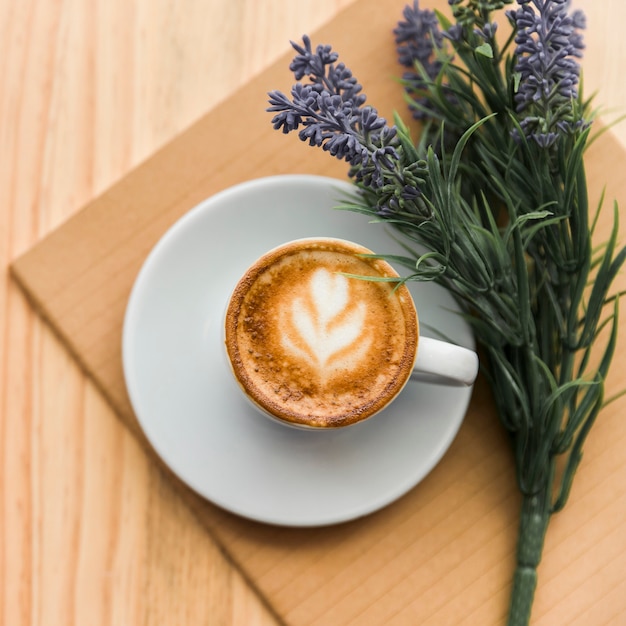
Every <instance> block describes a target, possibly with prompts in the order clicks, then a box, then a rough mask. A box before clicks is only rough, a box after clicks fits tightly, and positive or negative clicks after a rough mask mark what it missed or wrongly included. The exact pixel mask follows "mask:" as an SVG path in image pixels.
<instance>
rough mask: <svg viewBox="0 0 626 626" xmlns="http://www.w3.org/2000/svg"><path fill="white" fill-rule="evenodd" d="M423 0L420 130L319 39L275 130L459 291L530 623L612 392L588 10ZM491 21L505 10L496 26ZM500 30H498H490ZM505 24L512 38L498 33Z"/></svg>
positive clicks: (417, 57) (409, 38) (413, 87)
mask: <svg viewBox="0 0 626 626" xmlns="http://www.w3.org/2000/svg"><path fill="white" fill-rule="evenodd" d="M448 4H449V6H450V11H451V14H452V16H451V19H449V18H448V17H446V16H444V15H443V14H441V13H439V12H437V13H435V12H433V11H430V10H428V9H422V8H420V7H419V5H418V2H417V0H415V2H414V3H413V5H411V6H407V7H406V8H405V10H404V13H403V16H402V19H401V21H400V22H399V23H398V25H397V27H396V28H395V30H394V34H395V41H396V45H397V51H398V57H399V61H400V63H401V64H402V65H403V66H404V70H405V71H404V75H403V78H402V83H403V86H404V90H405V92H406V99H407V102H408V108H409V111H410V113H411V115H412V116H413V117H415V118H416V119H417V120H419V122H420V124H419V128H420V132H419V136H418V137H412V136H411V131H410V130H409V125H408V124H406V123H404V122H403V121H402V119H401V117H400V116H399V115H396V119H395V120H394V124H393V125H391V124H389V123H388V122H387V121H386V120H385V119H383V118H382V117H380V116H379V115H378V112H377V111H376V109H375V108H374V107H372V106H370V105H368V104H366V97H365V95H364V94H363V92H362V87H361V85H360V84H359V83H358V82H357V80H356V78H355V77H354V76H353V74H352V72H351V71H350V70H349V69H348V68H347V67H346V66H345V65H344V64H343V63H341V62H339V61H338V55H337V53H336V52H334V51H333V50H332V48H331V47H330V46H329V45H317V46H316V47H315V48H314V47H313V45H312V43H311V41H310V39H309V38H308V37H307V36H305V37H303V41H302V43H293V44H292V45H293V47H294V49H295V51H296V55H295V58H294V59H293V62H292V63H291V65H290V70H291V71H293V73H294V75H295V79H296V81H297V82H296V84H295V85H294V86H293V88H292V90H291V93H290V94H289V95H285V94H283V93H281V92H279V91H273V92H271V93H270V94H269V96H270V100H269V103H270V106H269V109H268V110H269V111H271V112H272V113H273V114H274V115H273V120H272V123H273V125H274V128H276V129H277V130H280V131H282V132H284V133H291V132H296V133H297V135H298V137H299V138H300V139H301V140H302V141H306V142H308V143H309V144H310V145H311V146H317V147H321V148H322V149H323V150H325V151H327V152H329V153H330V154H331V155H332V156H334V157H337V158H338V159H342V160H345V161H346V162H347V163H348V164H349V172H348V174H349V177H350V178H351V179H352V180H353V181H354V185H355V196H354V198H353V199H352V200H350V201H348V202H346V203H345V205H344V206H343V208H346V209H350V210H353V211H358V212H361V213H364V214H366V215H367V216H369V217H370V219H371V220H372V221H374V222H384V223H385V224H388V225H390V226H391V227H392V229H393V231H394V232H395V236H396V237H397V238H398V240H399V241H401V243H402V244H403V249H404V250H405V251H406V253H405V254H404V255H400V256H398V255H395V256H393V257H389V256H384V255H382V256H383V257H384V258H387V259H389V260H390V261H392V262H395V263H396V264H399V265H401V266H403V267H405V268H406V270H407V272H406V276H404V277H403V280H405V281H436V282H437V283H439V284H441V285H443V286H444V287H445V288H446V289H448V290H449V291H450V292H452V294H454V296H455V297H456V298H457V300H458V301H459V303H461V305H462V306H463V308H464V311H465V312H466V317H467V320H468V321H469V323H470V324H471V325H472V328H473V331H474V333H475V337H476V339H477V342H478V343H479V346H480V348H481V352H482V360H483V365H484V367H483V372H484V375H485V376H486V377H487V380H488V381H489V383H490V385H491V388H492V390H493V397H494V399H495V403H496V405H497V410H498V415H499V418H500V421H501V423H502V425H503V426H504V427H505V428H506V430H507V431H508V432H509V434H510V441H511V446H512V450H513V453H514V458H515V465H516V475H517V485H518V487H519V490H520V492H521V495H522V504H521V511H520V522H519V538H518V548H517V567H516V570H515V573H514V576H513V585H512V595H511V603H510V612H509V624H511V625H515V626H517V625H521V624H527V623H528V622H529V620H530V614H531V607H532V602H533V596H534V592H535V588H536V584H537V571H536V570H537V565H538V563H539V561H540V558H541V553H542V550H543V544H544V536H545V533H546V529H547V526H548V523H549V521H550V518H551V516H552V515H553V514H554V513H556V512H557V511H560V510H561V509H562V508H563V507H564V505H565V504H566V501H567V499H568V495H569V493H570V489H571V486H572V481H573V478H574V475H575V472H576V470H577V467H578V465H579V462H580V460H581V455H582V448H583V444H584V442H585V439H586V437H587V435H588V434H589V431H590V429H591V427H592V425H593V423H594V421H595V420H596V417H597V416H598V414H599V412H600V411H601V409H602V407H603V406H604V405H605V404H606V403H607V402H608V401H609V400H610V399H607V398H605V395H604V383H605V379H606V376H607V373H608V370H609V366H610V363H611V359H612V356H613V353H614V350H615V345H616V341H617V319H618V305H619V294H615V293H614V291H613V290H612V284H613V280H614V278H615V276H616V274H617V273H618V271H619V269H620V268H621V266H622V264H623V262H624V259H625V258H626V249H620V248H619V247H618V243H617V230H618V223H617V221H618V211H617V207H616V206H615V207H614V215H613V224H614V225H613V229H612V233H611V235H610V237H609V239H608V241H605V242H603V243H602V244H601V245H599V246H595V247H594V246H593V245H592V235H593V232H594V227H595V225H596V223H597V220H598V215H599V212H600V210H601V207H602V203H600V205H599V206H598V207H595V208H591V209H590V207H589V205H588V194H587V187H586V181H585V168H584V162H583V158H584V154H585V150H586V148H587V147H588V145H589V144H590V142H591V141H592V140H593V138H594V136H593V135H592V133H591V131H592V128H593V117H594V116H593V111H592V110H591V105H590V101H588V100H585V99H584V98H583V96H582V94H581V89H580V66H579V58H580V57H581V54H582V50H583V39H582V35H581V33H582V31H583V29H584V28H585V18H584V15H583V14H582V13H581V12H580V11H572V10H571V8H570V4H569V0H517V4H516V5H514V6H513V7H511V8H510V9H509V10H506V5H512V4H513V0H500V1H498V0H448ZM498 18H501V19H498ZM498 24H500V28H498ZM505 31H506V32H505Z"/></svg>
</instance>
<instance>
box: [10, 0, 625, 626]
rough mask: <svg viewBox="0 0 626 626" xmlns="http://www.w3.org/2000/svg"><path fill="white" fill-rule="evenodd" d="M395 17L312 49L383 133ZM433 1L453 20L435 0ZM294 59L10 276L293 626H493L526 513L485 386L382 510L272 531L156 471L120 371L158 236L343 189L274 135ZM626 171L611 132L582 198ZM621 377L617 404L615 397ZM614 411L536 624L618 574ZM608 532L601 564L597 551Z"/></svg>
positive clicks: (555, 532)
mask: <svg viewBox="0 0 626 626" xmlns="http://www.w3.org/2000/svg"><path fill="white" fill-rule="evenodd" d="M404 4H405V3H404V1H399V0H392V1H389V2H380V1H379V0H362V1H361V2H358V3H356V4H355V5H353V6H351V7H350V8H349V9H348V10H346V11H345V12H344V13H342V14H340V15H339V16H338V17H337V18H336V19H335V20H334V21H332V22H331V23H330V24H328V25H327V26H325V27H324V28H323V29H322V30H321V31H320V32H319V33H316V34H314V37H313V39H314V42H315V43H330V44H332V45H333V48H334V49H335V50H337V51H339V52H340V53H341V58H342V60H343V61H344V62H346V64H347V65H349V66H350V68H351V69H352V70H353V72H354V73H355V75H356V76H357V78H358V79H359V81H360V82H361V83H362V84H363V85H364V91H365V93H367V94H368V99H369V102H370V103H371V104H373V105H374V106H376V107H377V108H378V110H379V112H380V113H381V114H383V115H385V116H386V117H387V118H388V119H389V118H391V116H392V114H393V111H394V110H396V109H397V110H398V111H400V112H401V113H403V114H404V113H405V111H406V109H405V104H404V102H403V96H402V91H401V87H400V86H399V85H397V84H396V83H395V82H394V78H395V77H397V76H399V75H400V74H401V68H400V67H399V66H398V65H397V63H396V60H395V49H394V48H395V47H394V43H393V37H392V33H391V31H392V29H393V27H394V26H395V24H396V22H397V20H398V19H399V17H400V16H401V13H402V8H403V6H404ZM429 5H430V6H437V7H439V8H441V9H442V10H444V11H445V10H447V8H448V7H447V2H445V1H444V0H440V1H438V2H430V3H429ZM287 45H288V44H287V42H285V48H287ZM291 56H292V55H291V54H290V53H287V54H286V56H285V57H284V58H283V59H281V60H280V61H278V62H277V63H276V64H275V65H274V66H272V67H270V68H269V69H267V70H266V71H265V72H263V73H262V74H261V75H260V76H258V77H257V78H256V79H255V80H253V81H252V82H251V83H249V84H248V85H246V86H245V87H244V88H243V89H242V90H241V91H240V92H239V93H237V94H235V95H234V96H233V97H231V98H230V99H229V100H227V101H226V102H224V103H223V104H221V105H220V106H218V107H217V108H216V109H214V110H212V111H210V112H209V113H208V114H207V115H206V116H205V117H204V118H202V119H201V120H200V121H199V122H197V123H196V124H195V125H194V126H192V127H191V128H190V129H189V130H188V131H186V132H185V133H183V134H181V135H180V136H179V137H177V138H176V139H175V140H173V141H172V142H171V143H170V144H168V145H167V146H165V147H164V148H163V149H161V150H160V151H159V152H157V153H156V154H155V155H154V156H153V157H151V158H150V159H149V160H147V161H146V162H145V163H144V164H142V165H141V166H139V167H138V168H137V169H135V170H134V171H132V172H131V173H129V174H128V175H127V176H126V177H125V178H123V179H122V180H120V181H119V182H118V183H117V184H116V185H114V186H113V187H112V188H111V189H109V190H108V191H106V192H105V193H104V194H102V195H101V196H100V197H98V198H96V199H95V200H94V201H92V202H91V203H90V204H89V205H88V206H86V207H85V208H84V209H83V210H82V211H80V212H79V213H78V214H77V215H76V216H74V217H73V218H72V219H70V220H69V221H68V222H67V223H66V224H64V225H63V226H61V227H60V228H59V229H58V230H57V231H56V232H54V233H52V234H51V235H50V236H48V237H47V238H46V239H44V240H43V241H42V242H40V243H39V244H38V245H36V246H35V247H34V248H33V249H31V250H30V251H28V252H27V253H26V254H24V255H23V256H22V257H21V258H19V259H18V260H17V261H16V262H15V263H14V265H13V267H12V271H13V274H14V277H15V278H16V279H17V280H18V281H19V283H20V285H21V286H22V287H23V289H24V290H25V292H26V293H27V294H28V296H29V298H30V300H31V301H32V303H33V305H34V306H35V307H36V308H37V310H38V311H39V312H40V313H41V315H42V316H43V317H45V319H46V320H47V321H48V322H49V323H50V325H51V326H52V327H53V328H54V330H55V331H56V332H57V333H58V335H59V336H60V337H61V339H62V340H63V341H64V342H65V344H66V345H67V347H68V349H69V350H70V351H71V352H72V354H73V355H74V356H75V357H76V359H78V361H79V362H80V364H81V365H82V367H83V368H84V369H85V371H86V372H87V373H88V375H89V376H90V377H91V378H92V379H93V380H94V381H95V383H96V384H97V385H98V387H99V388H100V390H101V391H102V393H103V394H104V395H105V396H106V398H107V399H108V401H109V402H110V403H111V405H112V406H113V407H114V409H115V411H116V412H117V414H118V415H119V417H120V419H122V420H123V421H124V423H125V424H127V425H128V427H129V428H130V429H131V430H132V432H133V433H134V434H136V436H137V437H138V438H140V439H141V440H142V441H143V443H144V444H145V446H146V448H147V449H148V450H149V452H150V454H152V455H153V457H154V460H155V463H158V464H160V465H161V466H162V469H163V471H164V472H166V473H168V474H169V475H170V477H171V480H172V481H174V482H175V483H176V484H177V485H178V487H179V489H180V491H181V492H182V493H183V495H184V497H185V499H186V502H187V503H188V504H189V506H190V507H192V508H193V509H194V511H195V512H196V513H197V515H198V516H199V518H200V519H201V520H202V521H203V522H204V524H205V525H206V528H207V529H208V531H209V532H210V533H211V534H212V535H213V536H214V538H215V539H216V541H217V542H218V543H219V544H220V545H222V546H223V548H224V550H225V551H226V552H227V553H228V554H229V555H230V557H231V558H232V560H233V561H234V562H235V563H236V564H238V566H239V567H240V568H241V570H242V571H243V572H244V574H245V576H246V577H247V578H248V580H249V581H250V582H251V584H252V585H254V586H255V587H256V588H257V589H258V590H259V592H260V593H261V594H262V595H263V596H264V597H265V598H266V599H267V601H268V602H269V603H270V605H271V606H272V607H273V609H274V610H275V612H276V613H277V615H279V616H280V617H281V618H282V619H283V620H284V621H285V622H286V623H289V624H294V625H304V624H319V625H324V626H329V625H333V624H337V625H339V624H342V625H343V624H367V625H368V626H374V625H378V624H380V625H383V624H385V625H388V624H436V625H442V624H461V623H467V624H481V625H486V624H500V623H502V620H503V617H504V615H505V613H506V609H507V603H508V595H509V588H510V587H509V585H510V578H511V575H512V571H513V558H514V557H513V555H514V549H515V542H516V533H517V514H518V504H519V499H518V495H517V490H516V487H515V477H514V471H513V465H512V459H511V457H510V454H509V449H508V444H507V439H506V437H505V435H504V433H503V432H502V430H501V429H500V427H499V424H498V421H497V417H496V415H495V412H494V409H493V406H492V403H491V401H490V394H489V390H488V389H487V387H486V385H485V384H484V382H483V381H482V380H479V382H478V384H477V386H476V388H475V391H474V396H473V399H472V403H471V406H470V409H469V412H468V415H467V417H466V420H465V422H464V424H463V426H462V428H461V430H460V432H459V434H458V436H457V438H456V440H455V441H454V443H453V445H452V447H451V448H450V450H449V451H448V452H447V454H446V455H445V457H444V458H443V460H442V461H441V463H440V464H439V465H438V466H437V467H436V468H435V469H434V471H433V472H432V473H431V474H430V475H429V476H427V478H426V479H425V480H424V481H423V482H422V483H420V484H419V485H418V486H417V487H415V488H414V489H413V490H412V491H411V492H410V493H409V494H408V495H406V496H404V497H403V498H401V499H400V500H399V501H397V502H396V503H394V504H392V505H391V506H389V507H387V508H386V509H384V510H382V511H379V512H377V513H374V514H372V515H370V516H368V517H366V518H363V519H360V520H356V521H353V522H349V523H346V524H342V525H338V526H333V527H327V528H317V529H287V528H279V527H271V526H266V525H263V524H259V523H254V522H250V521H247V520H244V519H241V518H238V517H236V516H234V515H231V514H229V513H227V512H224V511H222V510H220V509H218V508H217V507H215V506H213V505H212V504H210V503H208V502H206V501H204V500H203V499H201V498H200V497H198V496H197V495H195V494H194V493H193V492H192V491H191V490H190V489H188V488H187V487H186V486H185V485H183V484H182V483H180V481H178V480H177V478H176V477H174V476H173V475H172V474H171V473H170V472H169V470H168V469H167V468H166V467H165V466H163V464H162V463H161V462H160V461H159V459H158V458H157V456H156V455H155V454H154V453H153V452H152V450H151V449H150V446H149V444H148V443H147V442H146V441H145V439H144V437H143V435H142V433H141V431H140V429H139V427H138V424H137V422H136V420H135V417H134V416H133V412H132V409H131V407H130V404H129V401H128V398H127V395H126V390H125V386H124V380H123V376H122V368H121V354H120V344H121V329H122V319H123V315H124V310H125V306H126V302H127V298H128V295H129V292H130V289H131V286H132V284H133V281H134V280H135V277H136V275H137V272H138V270H139V268H140V266H141V264H142V262H143V260H144V259H145V257H146V255H147V253H148V252H149V251H150V249H151V248H152V247H153V246H154V244H155V243H156V242H157V240H158V239H159V238H160V236H161V235H162V234H163V233H164V232H165V231H166V229H167V228H168V227H169V226H170V225H172V224H173V223H174V222H175V221H176V220H177V219H178V218H179V217H181V216H182V215H183V214H184V213H185V212H186V211H188V210H189V209H191V208H192V207H193V206H194V205H196V204H197V203H198V202H200V201H201V200H203V199H205V198H207V197H208V196H210V195H212V194H214V193H215V192H217V191H219V190H221V189H223V188H225V187H228V186H230V185H232V184H234V183H238V182H241V181H244V180H247V179H250V178H256V177H260V176H266V175H271V174H279V173H310V174H324V175H330V176H335V177H337V178H345V177H346V166H345V164H342V163H340V162H338V161H336V160H334V159H332V158H331V157H330V156H328V155H327V154H326V153H322V151H321V150H314V149H311V148H309V147H308V146H306V145H305V144H303V143H301V142H299V141H298V140H297V139H296V138H295V137H292V136H289V137H285V136H283V135H282V134H281V133H278V132H276V131H274V130H272V128H271V125H270V115H269V114H268V113H266V112H265V107H266V102H267V91H269V90H271V89H276V88H279V89H282V90H288V89H289V88H290V87H291V84H292V82H293V79H292V76H291V74H290V72H289V70H288V63H289V60H290V58H291ZM404 117H405V118H406V119H408V117H409V116H408V115H404ZM625 158H626V155H625V154H624V152H623V151H622V149H621V148H620V147H619V146H618V144H617V143H616V142H615V141H614V140H613V139H612V137H611V136H610V134H605V135H604V136H603V138H602V139H601V140H600V141H599V142H598V143H597V144H596V145H595V146H594V147H593V148H592V149H591V150H590V152H589V158H588V162H589V163H588V167H589V170H588V171H589V178H590V181H591V184H590V186H591V195H592V198H597V197H599V193H600V187H601V186H602V185H603V184H604V183H605V182H607V181H610V182H611V183H612V186H611V187H610V188H609V189H608V197H610V198H613V197H617V198H618V199H620V198H621V199H624V200H625V201H626V181H623V180H621V169H622V168H621V165H620V163H624V162H625ZM600 228H603V227H602V225H601V226H600ZM603 232H604V233H606V230H605V231H603ZM603 232H600V233H599V235H603ZM622 283H623V281H622ZM624 323H626V322H624ZM624 323H622V328H621V330H622V335H623V334H624V333H623V330H624V328H623V326H624ZM625 363H626V356H624V355H623V354H620V353H618V355H617V357H616V364H615V368H614V371H615V372H617V373H619V372H621V371H623V368H624V365H625ZM617 378H620V376H617V377H614V380H612V381H611V385H610V389H609V394H610V393H612V391H615V389H617V388H618V387H619V385H620V381H619V380H617ZM623 406H624V404H623V402H621V403H620V402H618V403H615V404H614V405H612V406H610V407H608V408H607V409H606V411H605V412H604V413H603V415H602V419H601V420H600V422H599V424H598V425H597V426H596V427H595V430H594V432H593V433H592V436H591V438H590V441H589V444H588V449H589V450H588V455H589V457H590V459H591V461H590V462H583V464H582V467H581V469H580V474H581V475H583V477H584V478H582V479H579V482H578V483H575V484H574V490H573V494H572V502H571V503H570V504H569V505H568V508H566V510H565V512H564V513H562V514H561V515H560V516H558V520H555V521H554V522H553V524H552V526H551V528H550V531H549V534H548V538H547V544H546V549H545V557H544V562H545V565H542V569H541V570H540V588H539V591H538V594H537V600H536V605H535V609H536V615H537V616H539V617H540V616H541V615H544V617H545V619H547V620H550V619H551V618H550V617H549V616H550V615H552V614H553V612H554V611H555V610H557V611H558V615H559V618H558V619H555V621H545V622H538V623H546V624H547V623H550V624H566V623H568V624H569V623H571V622H570V621H569V620H568V619H566V616H567V613H568V612H570V613H573V616H572V618H573V617H575V616H576V614H577V610H578V609H577V602H580V598H584V603H585V604H586V605H591V606H593V605H594V603H596V602H600V601H601V600H600V599H601V597H602V596H603V595H604V593H605V592H606V590H604V591H603V590H601V589H598V586H599V585H598V584H597V583H595V582H594V581H596V580H598V581H599V580H600V578H598V577H601V576H602V573H601V572H588V576H587V575H584V576H583V575H581V574H580V571H581V568H582V569H583V570H585V568H586V563H587V562H588V559H589V558H590V557H589V554H591V553H593V551H594V549H595V548H596V547H598V546H599V548H598V549H603V550H606V551H607V553H606V554H604V553H602V554H601V555H600V556H599V557H598V556H597V555H596V561H593V562H594V563H600V564H601V565H602V567H604V568H609V567H611V568H613V569H615V568H621V569H620V570H619V571H623V570H624V569H626V539H625V537H626V532H623V530H624V529H623V519H624V518H625V517H626V503H624V502H623V500H624V497H623V496H624V483H625V482H626V481H625V476H626V455H625V454H623V452H622V451H623V449H624V441H625V440H624V435H626V421H624V420H623V419H620V416H619V411H620V409H621V410H623ZM603 494H604V495H605V496H606V495H607V494H615V497H621V498H622V500H621V502H622V504H621V505H620V506H621V508H620V509H619V510H621V511H622V512H623V513H624V515H622V516H621V519H614V518H612V519H606V518H605V517H603V516H602V515H601V511H600V510H597V511H595V512H594V515H590V514H588V512H589V511H590V510H591V511H594V509H593V506H594V502H596V506H597V507H599V506H601V505H600V504H597V502H598V500H597V499H598V498H599V497H601V496H602V495H603ZM620 531H622V532H620ZM607 536H610V537H612V543H611V549H610V551H608V548H607V547H606V546H605V545H604V543H603V542H605V541H606V539H605V538H606V537H607ZM581 545H582V546H586V547H585V548H584V549H582V548H581ZM603 546H604V547H603ZM611 571H612V570H611ZM613 579H615V576H614V577H613ZM613 579H611V580H613ZM590 580H591V581H592V582H591V583H590ZM620 580H621V578H620ZM590 584H591V588H590ZM596 595H597V596H598V597H596ZM568 598H569V599H568ZM577 598H578V600H577ZM618 602H619V600H618ZM622 606H624V605H623V604H622ZM561 618H563V619H562V621H561ZM589 623H592V622H589Z"/></svg>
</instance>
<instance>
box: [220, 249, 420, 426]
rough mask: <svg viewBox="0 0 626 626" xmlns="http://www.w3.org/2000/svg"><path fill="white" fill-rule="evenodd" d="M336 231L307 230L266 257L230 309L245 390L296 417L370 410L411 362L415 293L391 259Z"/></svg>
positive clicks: (230, 346)
mask: <svg viewBox="0 0 626 626" xmlns="http://www.w3.org/2000/svg"><path fill="white" fill-rule="evenodd" d="M362 254H371V252H370V251H369V250H367V249H366V248H363V247H361V246H358V245H356V244H353V243H350V242H347V241H343V240H338V239H303V240H298V241H294V242H291V243H289V244H285V245H284V246H281V247H279V248H276V249H274V250H272V251H270V252H269V253H267V254H266V255H265V256H263V257H262V258H261V259H259V260H258V261H257V262H256V263H255V264H254V265H253V266H252V267H251V268H250V269H249V270H248V271H247V273H246V274H245V275H244V277H243V278H242V279H241V280H240V281H239V283H238V284H237V286H236V288H235V290H234V293H233V295H232V297H231V300H230V303H229V306H228V310H227V313H226V322H225V332H226V335H225V337H226V350H227V353H228V356H229V359H230V362H231V365H232V369H233V372H234V374H235V377H236V379H237V381H238V382H239V384H240V386H241V387H242V388H243V390H244V392H245V393H246V395H247V396H248V397H249V398H250V399H251V400H253V402H255V403H256V404H257V405H258V406H259V407H261V409H263V410H264V411H265V412H267V413H269V414H270V415H272V416H274V417H276V418H278V419H280V420H283V421H285V422H288V423H291V424H293V425H300V426H311V427H322V428H328V427H331V428H332V427H339V426H346V425H349V424H353V423H355V422H358V421H361V420H363V419H365V418H367V417H370V416H371V415H373V414H374V413H376V412H377V411H379V410H380V409H382V408H383V407H385V406H386V405H387V404H388V403H389V402H390V401H391V400H392V399H393V398H394V397H395V396H396V395H397V394H398V392H399V391H400V390H401V389H402V387H403V386H404V384H405V383H406V381H407V380H408V378H409V376H410V375H411V371H412V368H413V363H414V360H415V353H416V349H417V341H418V324H417V317H416V313H415V307H414V305H413V300H412V299H411V296H410V294H409V291H408V289H407V288H406V287H405V286H401V287H398V286H397V282H395V281H393V282H385V281H372V280H363V279H362V278H357V277H359V276H369V277H376V278H392V277H393V278H397V277H398V275H397V273H396V272H395V271H394V270H393V268H392V267H391V266H390V265H389V264H388V263H387V262H385V261H382V260H380V259H371V258H363V257H361V256H359V255H362Z"/></svg>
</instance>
